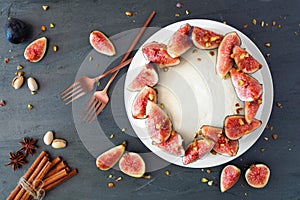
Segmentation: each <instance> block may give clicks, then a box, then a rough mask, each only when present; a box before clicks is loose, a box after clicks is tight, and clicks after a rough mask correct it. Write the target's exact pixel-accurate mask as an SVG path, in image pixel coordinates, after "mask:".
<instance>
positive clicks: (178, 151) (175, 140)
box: [154, 131, 184, 156]
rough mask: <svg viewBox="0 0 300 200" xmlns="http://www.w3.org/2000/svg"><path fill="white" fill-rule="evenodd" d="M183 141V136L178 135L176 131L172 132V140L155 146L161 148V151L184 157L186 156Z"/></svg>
mask: <svg viewBox="0 0 300 200" xmlns="http://www.w3.org/2000/svg"><path fill="white" fill-rule="evenodd" d="M182 143H183V139H182V136H181V135H180V134H179V133H177V132H176V131H172V133H171V136H170V138H169V139H168V140H167V141H165V142H162V143H160V144H156V143H155V142H154V145H156V146H157V147H159V148H160V149H161V150H163V151H165V152H167V153H169V154H171V155H175V156H183V155H184V149H183V146H182Z"/></svg>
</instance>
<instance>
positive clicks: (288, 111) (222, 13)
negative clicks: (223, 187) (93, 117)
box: [0, 0, 300, 200]
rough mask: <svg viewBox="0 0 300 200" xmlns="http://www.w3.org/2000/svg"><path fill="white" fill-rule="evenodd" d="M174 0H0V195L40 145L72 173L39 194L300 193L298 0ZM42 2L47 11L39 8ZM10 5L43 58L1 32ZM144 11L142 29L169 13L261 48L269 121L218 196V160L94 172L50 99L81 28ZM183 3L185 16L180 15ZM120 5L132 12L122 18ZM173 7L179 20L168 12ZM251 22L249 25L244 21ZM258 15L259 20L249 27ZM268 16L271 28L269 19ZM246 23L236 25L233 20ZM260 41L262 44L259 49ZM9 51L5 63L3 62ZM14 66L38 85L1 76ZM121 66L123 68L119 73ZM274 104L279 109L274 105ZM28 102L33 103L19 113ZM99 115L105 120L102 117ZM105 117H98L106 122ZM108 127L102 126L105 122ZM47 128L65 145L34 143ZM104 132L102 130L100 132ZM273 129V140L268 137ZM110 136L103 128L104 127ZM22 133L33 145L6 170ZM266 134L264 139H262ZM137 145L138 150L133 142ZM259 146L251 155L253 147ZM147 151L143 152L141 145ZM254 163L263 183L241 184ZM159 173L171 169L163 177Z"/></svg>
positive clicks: (66, 116)
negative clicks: (135, 171) (27, 54)
mask: <svg viewBox="0 0 300 200" xmlns="http://www.w3.org/2000/svg"><path fill="white" fill-rule="evenodd" d="M176 3H177V1H162V0H161V1H118V2H115V1H114V2H112V1H105V0H93V1H83V0H76V1H71V0H65V1H56V0H49V1H37V0H22V1H21V0H15V1H9V0H0V5H1V6H0V8H1V10H0V22H1V25H0V33H1V34H0V44H1V48H0V60H1V62H0V63H1V69H0V77H1V81H0V98H1V99H3V100H5V101H6V102H7V105H6V106H5V107H0V127H1V130H0V163H1V164H0V199H5V198H6V197H7V196H8V194H9V193H10V191H11V190H12V189H13V188H14V187H15V185H16V183H17V181H18V179H19V178H20V177H21V176H22V175H23V174H24V173H25V171H26V170H27V169H28V167H29V166H30V164H31V163H32V162H33V160H34V158H35V157H36V156H37V155H38V153H39V152H40V151H42V150H46V151H48V152H49V153H50V154H51V155H52V156H53V157H54V156H56V155H61V156H62V157H63V158H64V160H66V161H67V162H68V164H69V165H70V166H71V167H76V168H78V170H79V174H78V175H77V176H76V177H74V178H73V179H72V180H70V181H68V182H66V183H64V184H63V185H61V186H59V187H57V188H55V189H54V190H52V191H50V192H49V193H47V195H46V197H45V199H47V200H48V199H49V200H50V199H141V198H143V199H183V198H186V199H198V198H205V199H262V198H265V199H300V190H299V188H300V181H299V178H300V175H299V155H298V152H299V150H300V149H299V139H300V137H299V135H300V134H299V133H298V132H299V131H298V129H299V128H298V125H299V122H300V117H299V112H300V109H299V108H300V107H299V105H298V103H299V101H300V82H299V80H298V78H299V72H300V71H299V64H300V62H299V55H300V40H299V37H300V35H299V34H300V15H299V10H300V2H299V1H297V0H289V1H280V0H277V1H272V0H262V1H247V0H243V1H233V0H232V1H215V0H209V1H208V0H203V1H184V2H182V3H183V7H182V8H180V9H179V8H177V7H176V6H175V5H176ZM45 4H46V5H49V6H50V9H49V10H48V11H46V12H45V11H44V10H42V7H41V6H42V5H45ZM9 7H10V15H11V16H13V17H17V18H21V19H23V20H25V21H27V22H29V23H30V24H32V25H33V28H34V35H36V37H38V36H41V35H44V36H47V37H48V38H49V39H50V41H49V49H48V52H47V55H46V57H45V58H44V59H43V60H42V61H41V62H39V63H34V64H32V63H28V62H26V61H25V59H24V58H23V50H24V48H25V47H26V45H27V44H28V43H24V44H19V45H13V44H10V43H9V42H7V40H6V39H5V36H4V24H5V21H6V19H7V15H8V8H9ZM152 10H156V12H157V15H156V17H155V18H154V20H153V21H152V23H151V26H155V27H164V26H166V25H168V24H171V23H174V22H176V21H179V20H184V19H193V18H207V19H213V20H216V21H221V22H223V21H226V22H227V24H229V25H231V26H233V27H236V28H237V29H239V30H241V31H242V32H243V33H245V34H246V35H247V36H248V37H249V38H250V39H252V40H253V41H254V42H255V43H256V44H257V46H258V47H259V48H260V49H261V51H262V53H263V54H264V55H266V54H267V53H270V54H271V56H270V58H266V60H267V62H268V63H269V66H270V70H271V73H272V76H273V81H274V91H275V96H274V102H275V105H274V106H273V110H272V114H271V117H270V120H269V125H270V126H272V127H273V130H270V129H266V130H265V131H264V132H263V134H262V136H261V137H260V139H259V140H258V141H257V142H256V143H255V144H254V145H253V147H252V148H251V149H249V150H248V151H247V152H246V153H245V154H243V155H242V156H241V157H240V158H238V159H236V160H234V161H232V162H231V163H232V164H235V165H237V166H238V167H240V168H242V172H243V174H242V178H240V180H239V181H238V183H237V185H236V186H234V187H233V188H232V189H231V190H229V191H228V192H226V193H221V192H220V191H219V183H218V182H219V175H220V171H221V169H222V167H224V166H225V165H222V166H218V167H213V168H210V170H211V171H212V172H211V173H210V174H208V173H207V172H206V169H204V170H201V169H188V168H182V167H178V166H174V165H168V166H167V167H165V168H163V169H160V170H157V171H155V172H151V179H133V178H130V177H127V176H125V175H122V174H121V173H120V172H119V171H117V170H111V171H108V172H102V171H99V170H98V169H97V168H96V167H95V158H94V157H93V156H92V155H91V154H90V153H89V152H88V151H87V150H86V148H85V146H84V145H83V143H82V142H81V140H80V138H79V136H78V134H77V131H76V128H75V125H74V121H73V116H72V107H71V106H65V105H64V104H63V102H62V101H61V100H60V98H59V95H58V94H59V92H60V91H61V90H62V89H64V88H65V87H66V86H67V85H68V84H69V83H71V82H73V81H74V78H75V75H76V73H77V70H78V69H79V67H80V64H81V63H82V62H83V60H84V59H85V57H86V55H87V54H88V53H89V52H90V51H91V50H92V48H91V46H90V45H89V43H88V39H87V38H88V35H89V32H90V31H91V30H93V29H99V30H103V31H104V32H105V33H106V34H107V35H115V34H117V33H120V32H122V31H126V30H129V29H133V28H139V27H141V25H142V24H143V22H144V20H145V18H146V17H147V16H148V15H149V13H150V12H151V11H152ZM185 10H189V15H186V14H185ZM125 11H133V12H134V15H133V16H132V17H127V16H126V15H125V14H124V13H125ZM176 13H179V14H180V17H175V14H176ZM254 18H255V19H257V21H258V25H256V26H254V25H253V24H251V21H252V19H254ZM262 20H264V21H265V23H268V24H269V26H268V27H264V28H262V27H261V26H260V25H259V24H260V22H261V21H262ZM273 20H275V21H276V22H277V24H281V28H280V29H279V28H278V27H274V26H272V25H271V23H272V21H273ZM51 22H52V23H54V24H55V25H56V27H55V28H54V29H49V28H48V29H47V31H46V32H44V33H39V28H40V26H41V25H46V26H47V27H48V26H49V23H51ZM244 24H248V25H249V26H248V28H246V29H244V28H243V25H244ZM266 42H270V43H271V47H265V46H264V44H265V43H266ZM54 44H56V45H58V46H59V51H58V52H53V51H52V49H51V48H50V47H51V46H52V45H54ZM6 57H9V58H11V61H10V62H9V63H7V64H4V63H3V59H4V58H6ZM18 64H21V65H23V66H24V70H23V71H24V72H25V75H26V76H27V77H28V76H34V77H36V78H37V80H38V82H39V84H40V90H39V91H38V94H37V95H36V96H33V95H31V94H30V92H28V90H27V88H26V87H24V86H23V87H22V88H21V89H20V90H16V91H15V90H14V89H13V88H12V87H11V80H12V78H13V77H14V73H15V71H16V66H17V65H18ZM124 73H125V72H124ZM277 102H280V103H281V104H282V105H283V108H282V109H280V108H278V107H277V106H276V103H277ZM28 103H31V104H33V105H34V109H33V110H31V111H28V110H27V109H26V106H27V104H28ZM103 118H104V119H103V120H104V121H105V117H103ZM106 121H107V120H106ZM108 127H109V124H108ZM47 130H54V131H55V132H56V136H57V137H63V138H65V139H67V140H68V147H67V148H66V149H62V150H53V149H51V148H50V147H47V146H45V145H44V144H43V142H42V137H43V134H44V133H45V131H47ZM106 130H107V129H106ZM273 133H277V134H278V136H279V137H278V139H277V140H273V139H272V137H271V135H272V134H273ZM107 134H110V133H107ZM24 136H30V137H34V138H38V139H39V142H38V145H39V149H38V151H37V153H36V154H35V155H34V156H33V157H30V156H29V157H28V159H27V161H28V163H29V164H27V165H25V166H24V167H23V168H22V169H21V170H17V171H15V172H13V171H12V170H11V168H10V167H7V166H5V164H6V163H7V162H8V155H9V152H10V151H16V150H17V149H18V148H19V146H18V143H17V142H18V141H20V140H22V138H23V137H24ZM265 137H266V138H268V140H267V141H266V140H265V139H264V138H265ZM136 143H137V145H140V146H142V147H143V145H142V144H140V143H139V142H138V141H137V142H136ZM261 148H264V149H265V151H264V152H263V153H261V151H260V149H261ZM146 151H147V150H146ZM254 162H262V163H266V164H267V165H268V166H269V167H270V169H271V172H272V175H271V177H270V182H269V184H268V185H267V186H266V187H265V188H264V189H253V188H250V187H249V186H248V185H247V183H246V182H245V179H244V178H243V176H244V166H245V165H249V164H251V163H254ZM165 170H170V172H171V174H170V175H169V176H166V175H165V174H164V171H165ZM109 174H113V175H114V176H116V177H118V176H123V180H122V181H120V182H118V183H116V187H115V188H113V189H111V188H108V186H107V184H108V182H110V181H111V180H110V179H109V178H108V175H109ZM202 177H206V178H208V179H210V180H214V184H213V186H208V185H207V184H205V183H201V181H200V180H201V178H202Z"/></svg>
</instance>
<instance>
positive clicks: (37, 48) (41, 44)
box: [24, 37, 47, 62]
mask: <svg viewBox="0 0 300 200" xmlns="http://www.w3.org/2000/svg"><path fill="white" fill-rule="evenodd" d="M46 49H47V38H46V37H41V38H39V39H36V40H34V41H33V42H31V43H30V44H29V45H28V46H27V47H26V48H25V51H24V57H25V59H26V60H28V61H29V62H38V61H40V60H41V59H42V58H43V57H44V55H45V53H46Z"/></svg>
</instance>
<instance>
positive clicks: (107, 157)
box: [96, 142, 126, 171]
mask: <svg viewBox="0 0 300 200" xmlns="http://www.w3.org/2000/svg"><path fill="white" fill-rule="evenodd" d="M125 148H126V142H123V143H122V144H120V145H118V146H115V147H113V148H111V149H109V150H107V151H105V152H104V153H102V154H101V155H99V156H98V157H97V159H96V166H97V167H98V168H99V169H101V170H103V171H106V170H109V169H111V168H112V167H113V166H114V165H115V164H116V163H117V162H118V161H119V160H120V158H121V157H122V155H123V153H124V151H125Z"/></svg>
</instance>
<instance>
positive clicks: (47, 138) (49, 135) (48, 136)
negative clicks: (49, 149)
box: [43, 131, 54, 145]
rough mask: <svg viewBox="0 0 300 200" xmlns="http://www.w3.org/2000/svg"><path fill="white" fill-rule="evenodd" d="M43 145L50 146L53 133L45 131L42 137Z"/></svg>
mask: <svg viewBox="0 0 300 200" xmlns="http://www.w3.org/2000/svg"><path fill="white" fill-rule="evenodd" d="M43 139H44V143H45V144H46V145H50V144H51V143H52V141H53V139H54V134H53V131H47V132H46V133H45V135H44V138H43Z"/></svg>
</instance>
